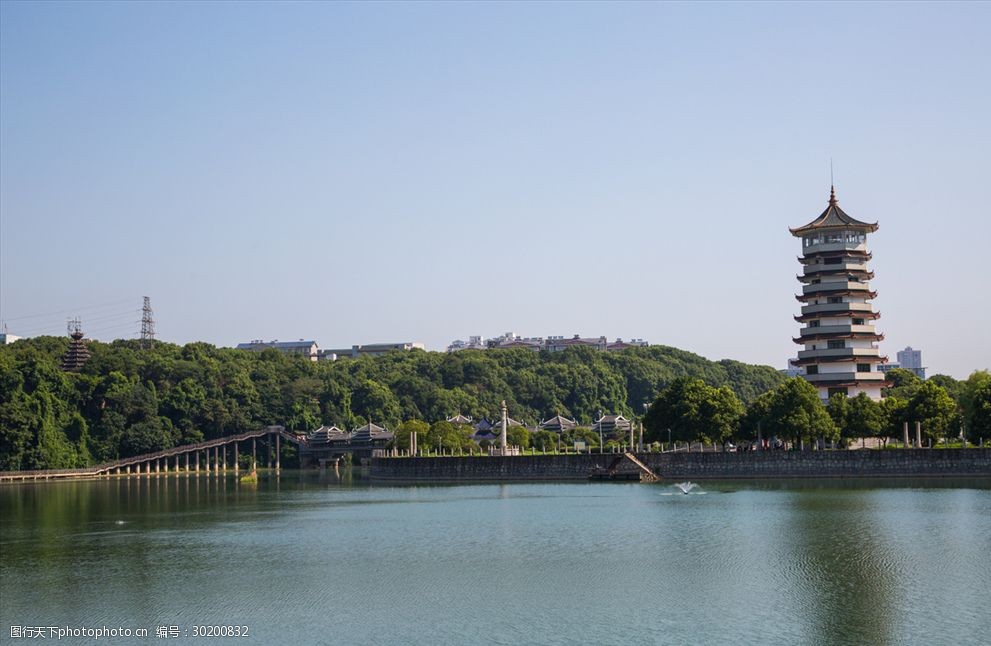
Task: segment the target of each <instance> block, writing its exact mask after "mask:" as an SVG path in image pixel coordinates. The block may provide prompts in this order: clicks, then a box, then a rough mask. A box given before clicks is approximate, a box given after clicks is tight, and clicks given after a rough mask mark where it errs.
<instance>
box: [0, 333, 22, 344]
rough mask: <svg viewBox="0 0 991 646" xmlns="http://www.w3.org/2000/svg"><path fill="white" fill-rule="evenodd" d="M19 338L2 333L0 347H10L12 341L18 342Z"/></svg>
mask: <svg viewBox="0 0 991 646" xmlns="http://www.w3.org/2000/svg"><path fill="white" fill-rule="evenodd" d="M21 338H22V337H19V336H17V335H16V334H8V333H7V332H3V333H2V334H0V345H10V344H11V343H13V342H14V341H20V340H21Z"/></svg>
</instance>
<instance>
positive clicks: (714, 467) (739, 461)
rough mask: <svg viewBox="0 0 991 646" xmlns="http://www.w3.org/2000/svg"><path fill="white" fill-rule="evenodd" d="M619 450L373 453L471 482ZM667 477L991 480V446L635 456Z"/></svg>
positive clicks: (399, 473)
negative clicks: (393, 455)
mask: <svg viewBox="0 0 991 646" xmlns="http://www.w3.org/2000/svg"><path fill="white" fill-rule="evenodd" d="M615 457H616V456H615V455H614V454H610V453H607V454H603V455H600V454H595V453H593V454H591V455H589V454H579V455H574V454H570V455H521V456H509V457H488V456H486V457H478V456H475V457H440V458H373V459H372V463H371V476H372V477H373V478H376V479H381V480H401V481H413V482H416V481H432V482H470V481H490V482H491V481H499V482H510V481H541V480H584V479H586V478H588V476H589V473H590V472H591V471H592V470H593V469H595V468H596V467H608V466H609V464H610V463H611V462H612V460H613V459H614V458H615ZM636 457H637V459H638V460H640V461H641V462H643V463H644V464H645V465H646V466H647V467H648V468H649V469H651V470H652V471H653V472H654V473H657V474H658V475H659V476H661V477H662V478H668V479H698V480H705V479H716V478H844V477H849V478H898V477H919V478H932V477H991V449H987V448H983V449H902V450H886V451H879V450H857V451H760V452H750V453H637V454H636Z"/></svg>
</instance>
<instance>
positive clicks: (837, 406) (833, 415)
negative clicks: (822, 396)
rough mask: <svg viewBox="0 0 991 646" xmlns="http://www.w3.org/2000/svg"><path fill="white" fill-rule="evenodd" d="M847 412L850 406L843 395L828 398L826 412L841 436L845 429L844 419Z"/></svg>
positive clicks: (834, 394)
mask: <svg viewBox="0 0 991 646" xmlns="http://www.w3.org/2000/svg"><path fill="white" fill-rule="evenodd" d="M849 410H850V406H849V404H848V401H847V396H846V395H845V394H843V393H833V394H832V395H830V396H829V400H827V402H826V412H827V413H829V417H830V419H832V420H833V424H835V425H836V428H838V429H840V433H841V434H843V431H844V429H846V417H847V414H848V413H849Z"/></svg>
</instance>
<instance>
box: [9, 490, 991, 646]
mask: <svg viewBox="0 0 991 646" xmlns="http://www.w3.org/2000/svg"><path fill="white" fill-rule="evenodd" d="M260 476H261V479H260V482H259V483H258V484H257V485H253V486H243V485H240V484H239V483H238V482H237V481H236V480H235V479H234V477H233V474H229V475H227V476H217V475H210V476H205V475H201V476H192V477H189V476H175V475H170V476H158V477H154V476H152V477H142V478H120V479H109V480H98V481H81V482H51V483H28V484H23V485H4V486H0V521H2V524H0V623H2V624H3V625H2V626H0V631H3V632H2V633H0V634H3V635H4V636H5V637H6V636H7V635H9V634H10V632H9V630H10V624H17V625H39V626H48V625H69V626H73V625H79V626H95V625H103V624H106V625H115V626H116V625H126V626H145V627H149V628H152V629H154V627H155V626H158V625H181V626H187V625H193V624H213V623H223V624H238V625H247V626H249V628H250V633H249V634H250V635H251V638H250V639H249V640H246V641H242V642H241V643H285V642H299V643H342V642H343V643H360V644H383V643H401V644H436V643H448V642H454V643H548V644H557V643H560V644H564V643H576V642H578V643H603V644H612V643H633V642H637V643H639V642H652V643H672V644H683V643H725V642H730V641H732V642H736V643H741V644H766V643H789V644H791V643H822V644H833V643H836V644H888V643H891V644H896V643H897V644H904V643H920V644H929V643H937V642H939V643H961V644H962V643H979V642H980V641H981V640H983V639H985V638H986V636H987V635H988V634H989V633H991V625H989V620H988V618H987V617H988V616H987V614H986V612H983V613H982V612H981V608H982V607H983V605H982V604H983V602H982V601H980V600H983V599H987V598H991V583H989V582H991V565H989V562H988V554H989V553H991V551H989V548H991V489H989V482H988V481H987V480H983V481H982V480H976V481H975V480H960V481H948V480H936V481H934V482H925V481H918V480H914V481H904V480H899V481H889V482H881V481H876V480H871V481H851V480H828V481H816V482H811V481H759V482H702V483H700V484H701V489H693V493H699V492H704V493H705V494H706V495H682V494H681V493H680V492H677V491H676V490H675V491H674V493H675V494H676V495H670V494H671V493H672V491H673V488H672V487H671V486H670V483H663V484H659V485H639V484H630V483H571V484H565V483H554V484H504V485H498V484H481V485H471V486H450V485H443V486H374V485H372V484H371V483H370V482H369V481H368V480H367V479H364V478H362V477H361V474H360V472H356V473H352V472H351V471H349V470H342V471H341V472H340V474H334V472H333V471H330V472H326V473H322V474H317V473H313V472H310V473H301V472H289V471H284V472H283V473H282V474H281V476H280V477H275V476H274V474H270V473H262V474H260ZM944 608H950V609H952V611H951V612H945V611H943V610H942V609H944ZM101 641H102V640H101ZM106 641H109V642H110V643H113V642H112V640H106ZM173 641H174V640H173ZM180 641H181V640H180Z"/></svg>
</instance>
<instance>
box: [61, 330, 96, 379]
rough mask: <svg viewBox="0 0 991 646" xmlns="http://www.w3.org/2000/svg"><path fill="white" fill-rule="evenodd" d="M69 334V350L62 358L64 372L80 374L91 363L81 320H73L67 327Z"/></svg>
mask: <svg viewBox="0 0 991 646" xmlns="http://www.w3.org/2000/svg"><path fill="white" fill-rule="evenodd" d="M66 327H67V328H68V332H69V338H71V339H72V340H71V341H69V348H68V349H67V350H66V351H65V356H63V357H62V370H65V371H66V372H79V371H80V370H82V369H83V366H84V365H86V362H87V361H89V349H88V348H87V347H86V342H85V341H83V328H82V323H81V322H80V321H79V319H72V320H71V321H69V323H68V324H67V325H66Z"/></svg>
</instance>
